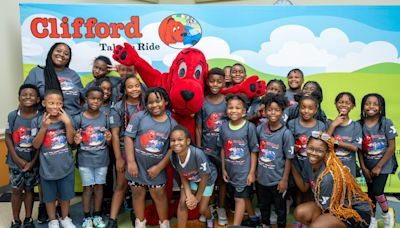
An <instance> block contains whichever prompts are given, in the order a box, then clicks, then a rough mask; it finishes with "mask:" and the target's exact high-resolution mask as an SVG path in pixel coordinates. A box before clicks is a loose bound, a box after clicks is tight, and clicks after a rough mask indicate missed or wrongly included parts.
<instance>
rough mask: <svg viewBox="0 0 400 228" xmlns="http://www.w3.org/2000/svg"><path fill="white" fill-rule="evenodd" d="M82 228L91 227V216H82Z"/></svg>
mask: <svg viewBox="0 0 400 228" xmlns="http://www.w3.org/2000/svg"><path fill="white" fill-rule="evenodd" d="M82 228H93V222H92V218H91V217H89V218H83V223H82Z"/></svg>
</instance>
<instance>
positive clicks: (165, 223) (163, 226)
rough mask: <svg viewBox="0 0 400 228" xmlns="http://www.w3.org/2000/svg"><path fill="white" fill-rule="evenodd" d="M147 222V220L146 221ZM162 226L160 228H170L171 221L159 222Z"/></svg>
mask: <svg viewBox="0 0 400 228" xmlns="http://www.w3.org/2000/svg"><path fill="white" fill-rule="evenodd" d="M144 221H146V220H144ZM158 223H159V224H160V228H169V227H170V226H169V220H164V222H161V221H159V222H158Z"/></svg>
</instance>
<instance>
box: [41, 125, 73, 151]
mask: <svg viewBox="0 0 400 228" xmlns="http://www.w3.org/2000/svg"><path fill="white" fill-rule="evenodd" d="M66 144H67V137H66V135H65V130H48V131H47V132H46V135H45V136H44V140H43V145H44V146H45V147H47V148H49V149H51V150H52V151H54V150H58V149H61V148H63V147H65V145H66Z"/></svg>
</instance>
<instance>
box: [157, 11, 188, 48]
mask: <svg viewBox="0 0 400 228" xmlns="http://www.w3.org/2000/svg"><path fill="white" fill-rule="evenodd" d="M158 33H159V34H160V38H161V40H162V41H163V42H164V43H165V44H166V45H170V44H175V43H177V42H183V37H184V36H185V35H186V29H185V26H184V25H183V24H182V23H181V22H179V21H175V19H174V18H172V17H171V16H169V17H167V18H165V19H164V20H163V21H162V22H161V24H160V27H159V28H158Z"/></svg>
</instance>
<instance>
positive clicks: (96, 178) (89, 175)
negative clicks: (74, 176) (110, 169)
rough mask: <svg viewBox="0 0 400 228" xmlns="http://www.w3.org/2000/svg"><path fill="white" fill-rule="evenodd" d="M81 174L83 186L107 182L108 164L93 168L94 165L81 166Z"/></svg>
mask: <svg viewBox="0 0 400 228" xmlns="http://www.w3.org/2000/svg"><path fill="white" fill-rule="evenodd" d="M79 173H80V174H81V179H82V186H85V187H86V186H93V185H96V184H105V183H106V177H107V166H105V167H99V168H92V167H79Z"/></svg>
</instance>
